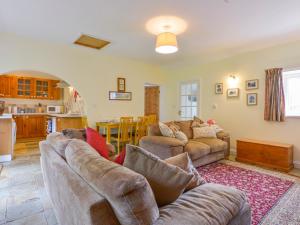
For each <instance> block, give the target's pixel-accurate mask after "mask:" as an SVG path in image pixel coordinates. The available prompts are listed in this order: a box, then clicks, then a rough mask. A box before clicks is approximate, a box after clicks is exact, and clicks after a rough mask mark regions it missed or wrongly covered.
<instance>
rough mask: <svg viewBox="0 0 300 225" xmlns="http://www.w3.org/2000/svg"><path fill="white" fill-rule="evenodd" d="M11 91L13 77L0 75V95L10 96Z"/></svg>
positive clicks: (3, 96)
mask: <svg viewBox="0 0 300 225" xmlns="http://www.w3.org/2000/svg"><path fill="white" fill-rule="evenodd" d="M12 93H13V79H12V77H11V76H5V75H0V97H2V98H11V97H12Z"/></svg>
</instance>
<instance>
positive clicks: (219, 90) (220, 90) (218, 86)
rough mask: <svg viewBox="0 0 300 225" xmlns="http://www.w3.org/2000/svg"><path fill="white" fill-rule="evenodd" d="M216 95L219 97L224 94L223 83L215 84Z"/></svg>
mask: <svg viewBox="0 0 300 225" xmlns="http://www.w3.org/2000/svg"><path fill="white" fill-rule="evenodd" d="M215 94H217V95H220V94H223V83H216V84H215Z"/></svg>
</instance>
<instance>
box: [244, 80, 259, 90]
mask: <svg viewBox="0 0 300 225" xmlns="http://www.w3.org/2000/svg"><path fill="white" fill-rule="evenodd" d="M253 89H258V79H255V80H246V90H253Z"/></svg>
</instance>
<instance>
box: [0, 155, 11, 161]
mask: <svg viewBox="0 0 300 225" xmlns="http://www.w3.org/2000/svg"><path fill="white" fill-rule="evenodd" d="M11 160H12V157H11V155H0V162H8V161H11Z"/></svg>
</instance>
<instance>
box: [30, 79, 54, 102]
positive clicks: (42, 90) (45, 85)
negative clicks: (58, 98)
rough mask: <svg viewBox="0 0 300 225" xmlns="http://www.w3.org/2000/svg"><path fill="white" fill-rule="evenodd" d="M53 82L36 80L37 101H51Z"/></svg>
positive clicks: (35, 92)
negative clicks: (50, 94) (51, 85)
mask: <svg viewBox="0 0 300 225" xmlns="http://www.w3.org/2000/svg"><path fill="white" fill-rule="evenodd" d="M50 83H51V80H46V79H34V95H35V97H36V98H37V99H49V98H50V96H49V93H50V90H49V89H50Z"/></svg>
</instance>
